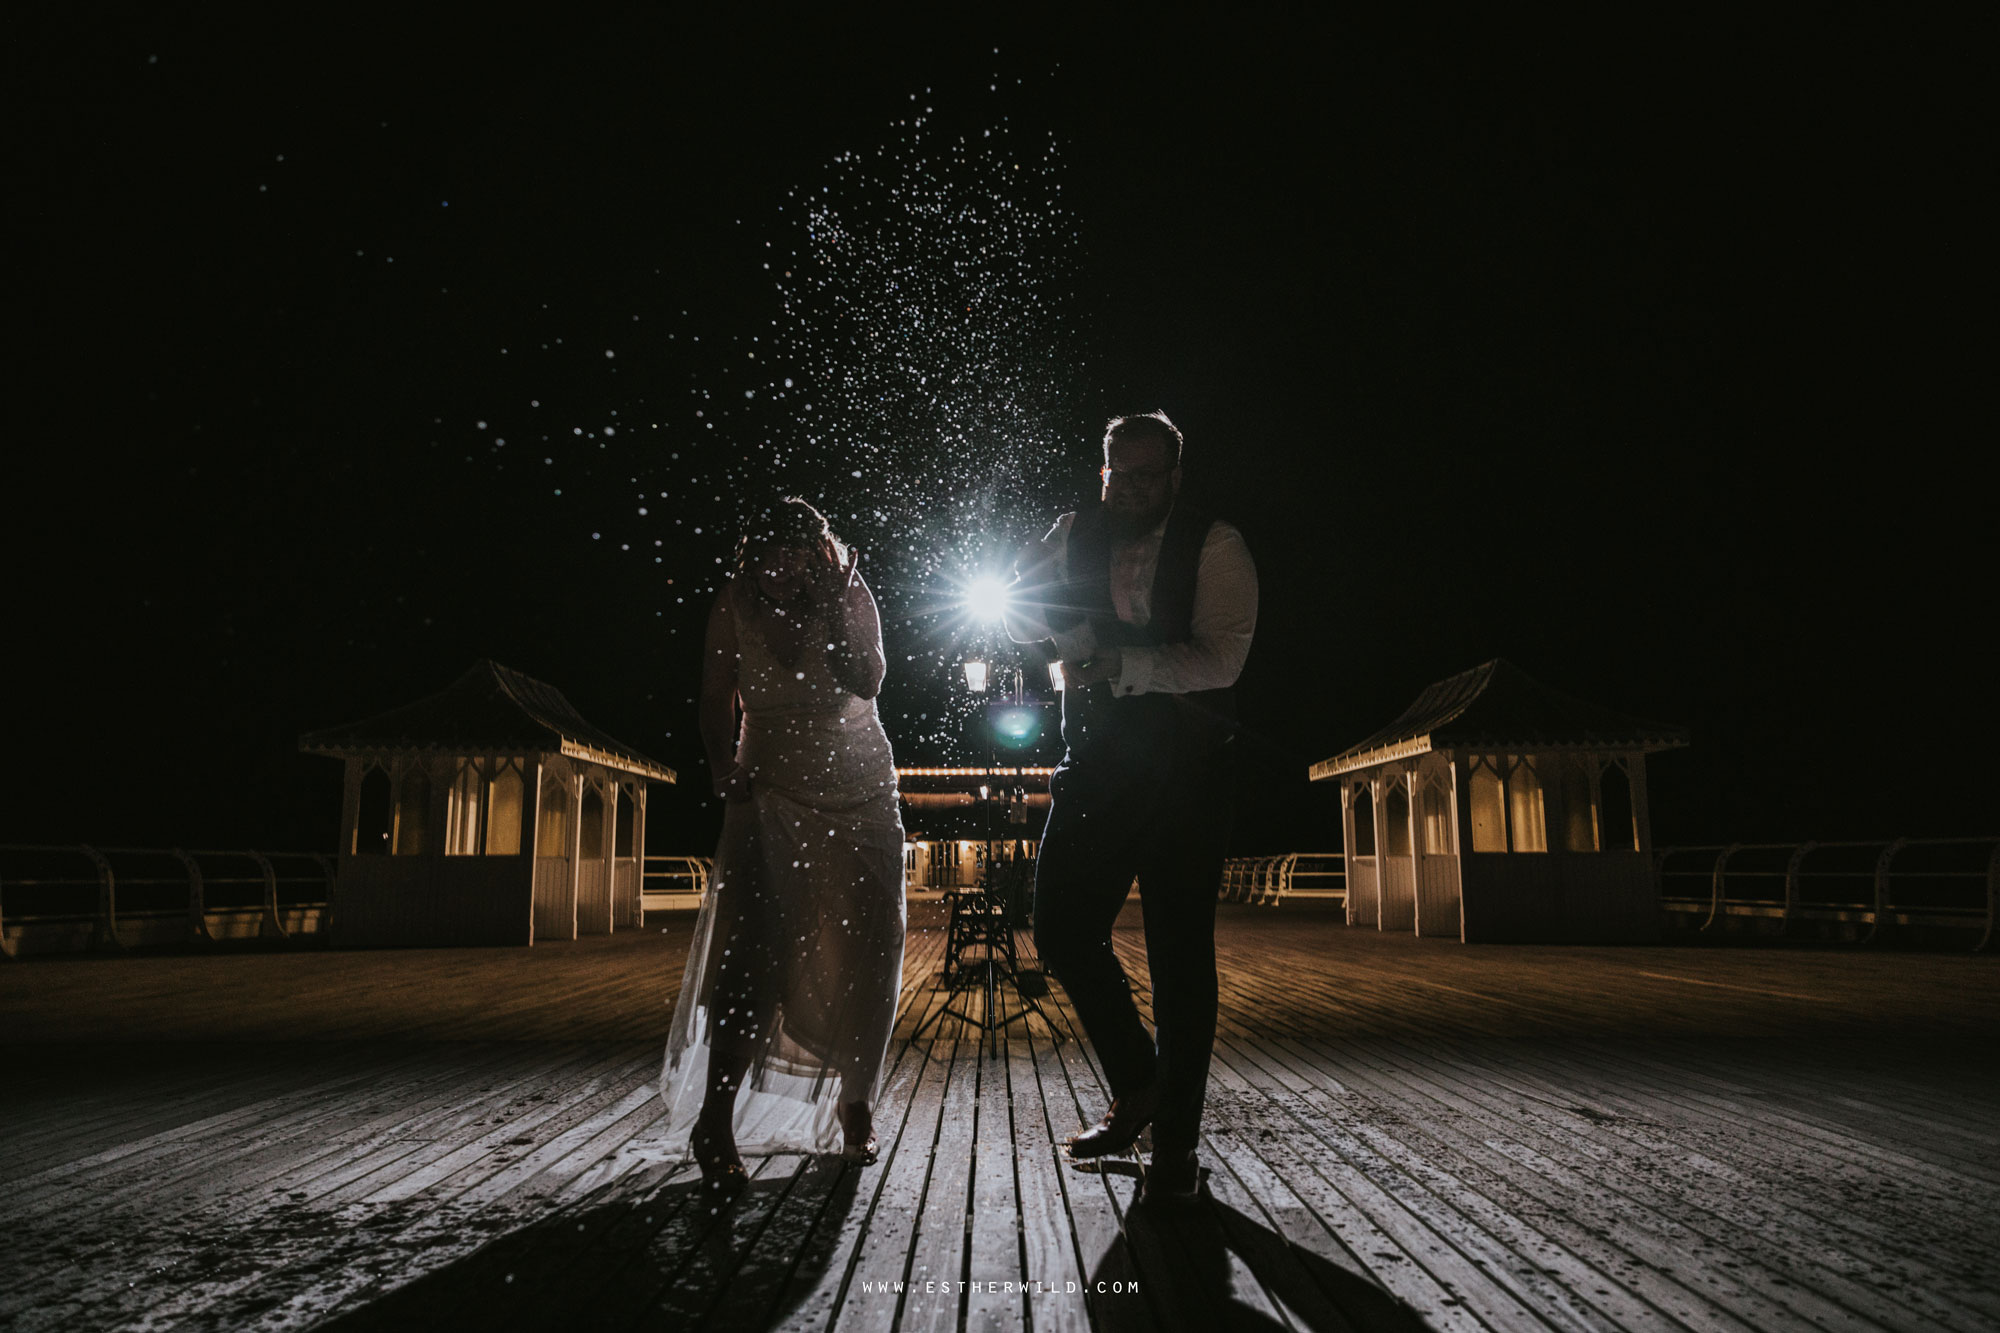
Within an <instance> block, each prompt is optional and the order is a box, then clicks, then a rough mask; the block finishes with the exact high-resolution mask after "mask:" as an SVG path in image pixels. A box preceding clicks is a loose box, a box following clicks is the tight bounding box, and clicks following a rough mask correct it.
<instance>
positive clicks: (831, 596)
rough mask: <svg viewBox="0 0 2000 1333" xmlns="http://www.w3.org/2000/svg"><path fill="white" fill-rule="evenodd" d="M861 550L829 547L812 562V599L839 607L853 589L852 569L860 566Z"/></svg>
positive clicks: (821, 603) (825, 604) (822, 604)
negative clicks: (843, 549)
mask: <svg viewBox="0 0 2000 1333" xmlns="http://www.w3.org/2000/svg"><path fill="white" fill-rule="evenodd" d="M860 563H861V552H860V551H858V550H856V549H855V548H853V547H848V548H847V549H846V550H845V551H842V550H838V549H829V550H826V551H824V552H823V553H821V554H820V555H819V556H818V558H816V559H815V560H814V561H813V563H812V583H811V586H812V599H813V601H814V602H816V603H818V604H819V605H821V606H832V607H836V608H837V607H839V605H840V603H841V602H842V601H843V600H845V599H846V597H847V595H848V594H849V593H850V592H851V591H852V590H853V587H854V583H855V578H854V571H855V570H856V569H857V568H858V567H859V566H860Z"/></svg>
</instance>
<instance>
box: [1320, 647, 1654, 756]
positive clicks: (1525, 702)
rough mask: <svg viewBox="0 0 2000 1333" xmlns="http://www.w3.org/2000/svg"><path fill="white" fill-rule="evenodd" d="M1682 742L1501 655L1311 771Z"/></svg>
mask: <svg viewBox="0 0 2000 1333" xmlns="http://www.w3.org/2000/svg"><path fill="white" fill-rule="evenodd" d="M1687 743H1688V733H1687V728H1685V727H1677V726H1671V725H1668V724H1666V723H1660V722H1649V721H1647V720H1645V719H1643V718H1636V717H1633V716H1631V715H1629V714H1626V713H1621V712H1618V711H1617V710H1615V709H1611V708H1605V707H1603V706H1601V705H1599V704H1593V703H1586V702H1584V701H1583V700H1581V699H1577V698H1574V697H1573V696H1571V695H1567V694H1564V693H1562V692H1561V691H1560V690H1554V689H1550V688H1549V687H1548V686H1546V685H1544V684H1542V683H1541V682H1540V681H1538V680H1536V679H1535V678H1534V677H1533V676H1530V675H1529V674H1528V673H1527V672H1525V671H1523V670H1521V668H1519V667H1517V666H1515V665H1514V664H1513V663H1512V662H1509V661H1507V660H1506V659H1505V658H1501V657H1496V658H1494V659H1493V660H1492V661H1490V662H1482V663H1480V664H1479V665H1478V666H1476V667H1473V668H1472V669H1471V670H1469V671H1461V672H1459V673H1458V674H1457V675H1455V676H1448V677H1446V678H1445V679H1443V680H1441V681H1438V682H1437V683H1435V684H1433V685H1431V686H1429V687H1427V688H1426V689H1425V690H1424V692H1423V693H1422V694H1420V695H1418V696H1417V698H1416V701H1415V702H1414V703H1412V704H1411V705H1410V706H1409V707H1408V708H1406V709H1404V710H1403V713H1402V716H1400V717H1398V718H1397V719H1396V720H1395V721H1394V722H1391V723H1390V724H1389V725H1388V726H1386V727H1384V728H1382V729H1381V730H1380V731H1378V732H1376V733H1375V734H1374V735H1372V736H1369V737H1368V738H1366V739H1365V740H1362V741H1359V742H1357V743H1355V744H1354V745H1351V746H1349V747H1348V748H1347V749H1345V750H1343V751H1341V752H1340V753H1339V754H1337V755H1335V756H1333V757H1332V758H1331V759H1323V760H1321V761H1320V762H1319V763H1317V764H1314V765H1313V766H1312V769H1311V773H1310V776H1311V779H1312V780H1313V781H1315V782H1319V781H1323V780H1325V779H1327V778H1336V777H1339V776H1341V775H1342V774H1344V773H1352V772H1355V771H1356V770H1359V769H1363V768H1371V767H1373V766H1374V765H1376V764H1382V763H1387V762H1389V761H1391V760H1395V759H1403V758H1407V757H1409V756H1411V755H1415V754H1422V753H1424V752H1426V751H1429V750H1440V749H1445V748H1447V747H1456V748H1463V749H1468V750H1522V749H1565V750H1569V749H1575V750H1615V751H1631V750H1638V751H1642V752H1647V753H1651V752H1653V751H1657V750H1670V749H1674V748H1676V747H1678V746H1683V745H1686V744H1687Z"/></svg>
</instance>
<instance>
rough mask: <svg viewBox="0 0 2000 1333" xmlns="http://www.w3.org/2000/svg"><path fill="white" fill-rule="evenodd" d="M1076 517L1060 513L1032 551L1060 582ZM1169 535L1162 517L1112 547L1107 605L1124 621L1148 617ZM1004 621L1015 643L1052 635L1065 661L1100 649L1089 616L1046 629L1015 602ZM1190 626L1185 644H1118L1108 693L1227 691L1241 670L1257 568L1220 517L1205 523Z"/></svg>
mask: <svg viewBox="0 0 2000 1333" xmlns="http://www.w3.org/2000/svg"><path fill="white" fill-rule="evenodd" d="M1075 522H1076V515H1075V514H1064V515H1063V516H1062V517H1061V518H1059V519H1057V520H1056V522H1055V526H1054V527H1052V528H1050V529H1049V532H1048V535H1047V536H1045V537H1043V538H1042V540H1041V542H1040V544H1039V547H1038V548H1035V547H1031V548H1030V550H1031V551H1035V552H1036V555H1037V562H1043V561H1045V562H1046V567H1047V568H1049V569H1050V570H1051V571H1052V572H1053V577H1054V581H1055V582H1057V583H1061V582H1064V581H1066V580H1067V579H1068V577H1069V530H1070V526H1071V525H1072V524H1073V523H1075ZM1166 532H1167V520H1166V519H1161V520H1160V523H1159V526H1157V527H1155V528H1154V529H1153V530H1152V531H1151V532H1149V533H1147V534H1145V535H1144V536H1143V537H1136V538H1134V539H1133V540H1131V541H1128V542H1119V543H1117V544H1115V545H1114V546H1113V547H1112V548H1111V604H1112V605H1113V606H1114V607H1115V608H1116V609H1117V612H1118V618H1119V619H1120V620H1122V621H1124V622H1125V623H1126V624H1128V625H1133V626H1141V627H1143V626H1144V625H1146V624H1147V623H1148V622H1149V621H1151V620H1152V618H1153V609H1152V598H1153V577H1154V575H1155V574H1156V573H1157V572H1158V569H1159V564H1160V543H1161V541H1162V539H1164V538H1165V536H1166ZM1023 563H1024V564H1025V563H1029V562H1026V561H1024V562H1023ZM1006 623H1007V633H1008V636H1009V637H1010V638H1012V639H1013V640H1014V641H1015V642H1016V643H1034V642H1038V641H1040V640H1042V639H1053V640H1055V645H1056V652H1057V654H1058V655H1059V656H1060V657H1061V658H1062V659H1063V660H1064V661H1065V662H1081V661H1085V660H1087V659H1088V658H1089V657H1090V656H1091V654H1092V653H1094V652H1096V651H1097V634H1096V631H1095V630H1093V629H1092V628H1091V626H1090V622H1089V621H1088V620H1086V621H1083V622H1082V623H1080V624H1078V625H1076V626H1075V627H1074V628H1071V629H1068V630H1064V631H1061V632H1060V633H1059V632H1057V631H1055V630H1052V629H1050V628H1049V626H1048V623H1047V621H1046V620H1044V619H1043V618H1042V616H1041V614H1040V610H1039V608H1036V607H1022V606H1017V607H1013V608H1010V609H1009V612H1008V615H1007V622H1006ZM1188 628H1189V634H1188V638H1187V641H1186V642H1185V643H1163V644H1155V645H1132V646H1128V647H1125V648H1123V649H1121V650H1120V656H1121V658H1122V659H1123V669H1122V670H1121V671H1120V672H1119V674H1118V679H1116V680H1114V681H1113V682H1111V688H1112V691H1113V692H1114V693H1116V694H1191V693H1193V692H1194V691H1196V690H1219V689H1224V688H1227V687H1228V686H1231V685H1234V684H1235V683H1236V678H1237V676H1239V675H1241V674H1242V672H1243V662H1244V659H1245V658H1247V657H1249V656H1250V638H1251V635H1252V634H1254V633H1255V632H1256V629H1257V566H1256V565H1255V564H1254V563H1253V562H1252V561H1251V559H1250V548H1249V547H1247V546H1245V545H1244V544H1243V534H1242V533H1241V532H1238V531H1237V530H1236V527H1235V525H1234V524H1231V523H1226V522H1224V521H1222V520H1221V519H1217V520H1216V521H1215V523H1214V524H1213V525H1211V526H1210V528H1209V530H1208V536H1207V537H1206V538H1205V539H1204V540H1203V541H1202V544H1201V563H1200V565H1199V566H1198V567H1197V569H1196V573H1195V583H1194V609H1193V612H1192V614H1191V615H1190V617H1189V622H1188Z"/></svg>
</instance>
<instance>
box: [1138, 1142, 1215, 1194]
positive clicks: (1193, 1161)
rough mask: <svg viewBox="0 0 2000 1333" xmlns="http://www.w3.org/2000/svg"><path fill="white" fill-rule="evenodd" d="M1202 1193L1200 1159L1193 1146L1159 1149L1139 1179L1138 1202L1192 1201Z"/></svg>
mask: <svg viewBox="0 0 2000 1333" xmlns="http://www.w3.org/2000/svg"><path fill="white" fill-rule="evenodd" d="M1200 1197H1201V1163H1200V1162H1199V1160H1198V1159H1197V1158H1196V1157H1195V1154H1194V1150H1193V1149H1192V1148H1188V1149H1156V1150H1155V1151H1154V1153H1153V1160H1152V1161H1150V1162H1147V1163H1146V1174H1145V1175H1144V1176H1142V1177H1140V1180H1139V1197H1138V1198H1137V1199H1136V1200H1134V1202H1135V1203H1142V1204H1146V1205H1148V1206H1152V1205H1157V1204H1169V1203H1192V1202H1193V1201H1194V1200H1195V1199H1198V1198H1200Z"/></svg>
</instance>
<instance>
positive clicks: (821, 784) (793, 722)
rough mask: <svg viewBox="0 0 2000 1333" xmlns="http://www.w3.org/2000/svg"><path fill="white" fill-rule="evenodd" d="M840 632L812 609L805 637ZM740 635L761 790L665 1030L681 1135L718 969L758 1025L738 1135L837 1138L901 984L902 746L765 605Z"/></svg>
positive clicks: (732, 1020) (812, 1142)
mask: <svg viewBox="0 0 2000 1333" xmlns="http://www.w3.org/2000/svg"><path fill="white" fill-rule="evenodd" d="M827 637H828V636H827V634H826V627H825V626H824V625H815V626H812V627H809V629H808V631H807V633H806V635H805V642H806V643H807V644H808V645H811V646H816V645H817V644H819V643H824V642H826V641H827ZM737 647H738V653H739V658H738V663H737V668H738V669H737V688H738V689H739V690H740V692H741V693H742V696H743V711H744V718H743V733H742V737H741V739H740V741H739V742H738V746H737V752H736V759H737V762H738V763H739V764H740V765H742V767H743V768H744V770H745V771H746V772H748V773H749V775H750V799H749V800H747V801H733V802H729V803H728V804H727V806H726V809H725V812H724V815H723V823H722V840H721V843H720V845H719V846H718V848H717V850H716V854H715V873H714V876H713V877H712V879H711V881H710V884H709V892H708V897H707V899H706V900H705V901H704V902H703V903H702V906H701V912H700V915H699V916H698V917H697V918H696V921H695V931H694V940H693V943H692V944H691V945H690V946H689V949H688V962H687V972H686V974H685V975H684V977H683V979H682V981H681V991H680V998H679V1000H678V1002H677V1003H676V1005H675V1008H674V1018H673V1026H672V1028H671V1030H670V1032H669V1033H668V1037H667V1055H666V1068H665V1071H664V1072H663V1073H662V1074H661V1077H660V1095H661V1097H663V1098H664V1099H665V1101H666V1104H667V1135H668V1139H669V1146H670V1147H672V1148H676V1149H679V1150H680V1151H682V1152H683V1153H685V1152H686V1151H687V1142H688V1138H689V1135H690V1133H691V1132H692V1130H693V1128H694V1122H695V1118H696V1116H697V1115H698V1114H699V1112H700V1110H701V1103H702V1097H703V1094H704V1093H705V1091H706V1089H707V1084H708V1061H709V1051H710V1040H711V1036H712V1035H713V1034H712V1032H711V1023H710V1016H711V1012H712V1010H713V1008H714V1006H715V1004H716V1002H717V987H718V981H720V982H721V993H722V998H723V1001H724V1005H723V1008H724V1011H723V1012H721V1013H719V1014H715V1020H716V1022H717V1023H718V1024H720V1025H721V1026H722V1031H723V1032H724V1034H725V1035H727V1034H728V1033H729V1032H730V1030H731V1029H732V1027H733V1030H734V1032H736V1033H738V1034H741V1033H745V1032H748V1033H749V1035H750V1037H751V1038H752V1039H753V1052H754V1054H753V1056H752V1059H751V1064H750V1070H749V1073H748V1075H747V1077H746V1078H745V1079H744V1082H743V1091H741V1092H739V1093H738V1095H737V1098H736V1105H735V1116H734V1128H735V1134H736V1143H737V1147H738V1149H739V1150H740V1151H742V1152H743V1153H745V1154H752V1153H772V1152H838V1151H840V1148H841V1144H842V1134H841V1129H840V1123H839V1121H838V1120H837V1119H836V1117H835V1107H836V1105H838V1104H840V1103H846V1102H855V1101H865V1102H867V1103H868V1105H869V1106H871V1107H873V1106H875V1105H876V1104H877V1103H878V1101H879V1098H880V1094H881V1088H882V1075H883V1067H884V1063H885V1056H886V1054H887V1051H888V1045H889V1037H890V1033H891V1032H892V1030H893V1029H894V1027H895V1022H896V1006H897V998H898V996H899V994H900V992H901V989H902V977H903V931H904V925H905V921H906V911H905V907H904V901H903V821H902V814H901V810H900V808H899V806H898V804H897V793H896V768H895V761H894V759H893V758H892V757H891V755H890V751H889V738H888V736H887V735H886V734H885V733H884V732H883V730H882V723H881V719H880V718H879V717H878V716H877V715H876V711H875V704H874V701H873V700H869V699H862V698H858V697H857V696H855V695H853V694H851V693H849V692H848V691H847V690H846V689H844V688H842V687H841V685H840V684H839V683H838V682H837V681H836V680H835V679H834V677H833V673H832V672H831V670H830V669H829V668H828V667H827V665H826V661H825V658H824V656H823V655H822V654H821V653H819V652H813V651H807V652H805V653H804V655H803V657H802V659H801V661H800V662H799V663H798V664H797V665H796V666H791V667H787V666H785V665H784V664H783V663H781V662H780V661H779V660H778V659H777V657H776V655H775V654H774V653H773V652H772V650H771V647H770V645H769V644H768V643H766V642H765V641H764V637H763V635H762V634H761V633H759V632H758V631H757V629H756V628H755V627H754V625H753V624H752V623H751V618H750V617H738V619H737ZM746 992H747V997H748V998H749V999H750V1001H751V1002H750V1003H749V1004H747V1005H746V1004H744V1003H742V1000H743V999H744V998H746ZM732 999H734V1000H735V1001H736V1002H735V1003H730V1002H729V1001H730V1000H732ZM743 1010H748V1012H741V1011H743ZM759 1029H761V1030H759Z"/></svg>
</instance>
